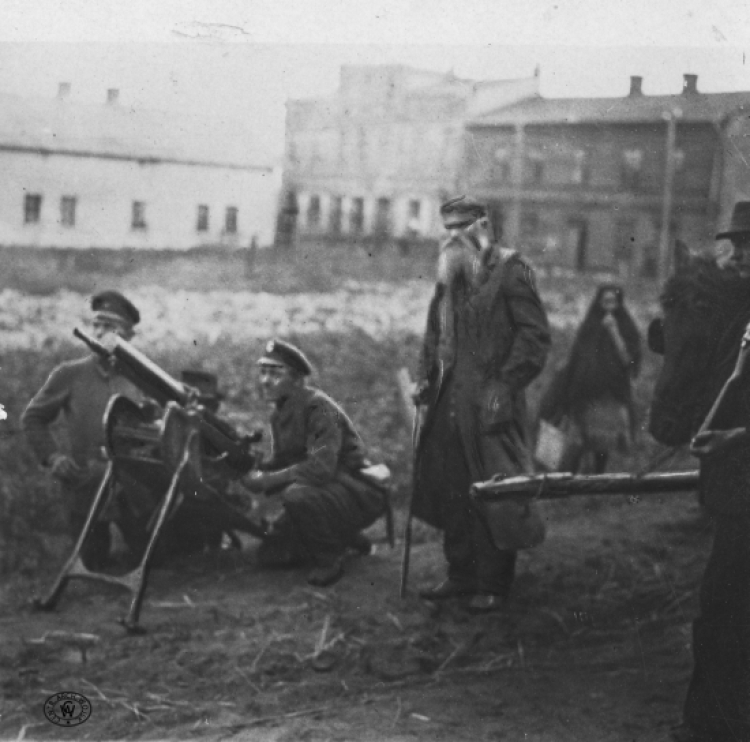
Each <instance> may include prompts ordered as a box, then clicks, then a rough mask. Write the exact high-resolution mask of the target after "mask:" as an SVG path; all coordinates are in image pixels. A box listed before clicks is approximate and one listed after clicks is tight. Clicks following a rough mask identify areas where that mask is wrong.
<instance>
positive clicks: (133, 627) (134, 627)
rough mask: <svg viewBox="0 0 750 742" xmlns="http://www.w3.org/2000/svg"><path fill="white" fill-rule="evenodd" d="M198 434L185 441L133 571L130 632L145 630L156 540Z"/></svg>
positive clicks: (126, 623)
mask: <svg viewBox="0 0 750 742" xmlns="http://www.w3.org/2000/svg"><path fill="white" fill-rule="evenodd" d="M196 435H197V433H196V432H195V431H191V432H190V434H189V435H188V437H187V440H186V441H185V445H184V447H183V450H182V459H181V460H180V463H179V466H178V467H177V468H176V469H175V472H174V474H173V475H172V480H171V482H170V483H169V489H168V490H167V493H166V495H165V496H164V499H163V500H162V503H161V507H160V508H159V515H158V517H157V519H156V524H155V525H154V528H153V530H152V531H151V536H150V537H149V540H148V544H146V549H145V551H144V552H143V557H142V558H141V563H140V564H139V565H138V567H137V568H136V569H135V570H134V571H133V572H132V573H131V575H132V577H131V580H132V588H131V589H132V591H133V599H132V601H131V603H130V609H129V610H128V615H127V616H126V617H125V618H124V619H122V621H121V623H122V625H123V626H124V627H125V628H126V630H127V632H128V633H129V634H141V633H144V631H145V630H144V629H143V627H142V626H140V625H139V623H138V618H139V616H140V613H141V605H142V603H143V595H144V593H145V591H146V581H147V579H148V570H149V562H150V561H151V557H152V556H153V551H154V548H155V547H156V541H157V539H158V538H159V534H160V533H161V530H162V528H163V527H164V523H165V522H166V520H167V515H168V514H169V511H170V509H171V507H172V503H173V502H174V500H175V498H176V497H177V494H178V487H179V484H180V479H181V478H182V473H183V472H184V470H185V467H186V466H187V465H188V462H189V461H190V449H191V446H192V445H193V439H194V438H195V436H196Z"/></svg>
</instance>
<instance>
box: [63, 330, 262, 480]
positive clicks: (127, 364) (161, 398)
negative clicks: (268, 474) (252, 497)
mask: <svg viewBox="0 0 750 742" xmlns="http://www.w3.org/2000/svg"><path fill="white" fill-rule="evenodd" d="M73 334H74V335H75V336H76V337H77V338H78V339H79V340H82V341H83V342H84V343H86V345H87V346H88V347H89V348H90V349H91V350H92V351H93V352H94V353H96V355H98V356H99V357H100V358H101V359H103V360H105V361H107V362H109V363H111V364H113V366H114V368H115V369H116V371H117V373H119V374H120V375H122V376H124V377H125V378H126V379H128V380H129V381H131V382H132V383H133V384H135V386H137V387H138V388H139V389H140V390H141V391H142V392H143V393H144V394H145V395H146V396H147V397H151V398H152V399H154V400H155V401H156V402H158V403H159V404H160V405H162V406H165V405H167V404H168V403H169V402H174V403H176V404H178V405H179V406H180V407H184V408H190V409H192V410H193V411H194V412H195V413H196V414H197V417H198V428H199V430H200V434H201V437H202V438H204V439H205V441H206V442H208V443H210V445H211V447H212V448H213V449H214V450H215V451H217V452H218V453H219V456H220V457H221V459H223V460H224V461H225V463H226V464H227V466H228V467H229V468H230V469H233V470H235V471H236V472H237V474H238V475H240V476H241V475H242V474H246V473H247V472H248V471H250V469H252V468H253V466H254V465H255V459H256V457H255V455H254V454H253V452H252V451H251V446H252V445H253V444H254V443H257V442H258V441H260V439H261V436H262V434H261V432H260V431H254V432H253V433H251V434H250V435H240V433H238V432H237V430H236V429H235V428H234V427H233V426H232V425H230V424H229V423H228V422H227V421H226V420H223V419H222V418H220V417H219V416H218V415H216V414H215V413H213V412H211V411H210V410H207V409H205V408H204V407H200V406H199V405H198V394H197V391H193V390H190V389H186V388H185V386H184V385H183V384H181V383H180V382H179V381H177V379H175V378H173V377H172V376H170V375H169V374H168V373H167V372H166V371H164V370H163V369H162V368H161V367H159V366H158V365H157V364H156V363H154V362H153V361H152V360H151V359H150V358H148V357H147V356H146V355H145V354H144V353H141V351H139V350H138V349H137V348H135V347H134V346H133V345H131V344H130V343H129V342H128V341H127V340H124V339H123V338H120V337H118V338H117V339H116V340H115V344H114V347H113V349H112V350H111V351H110V350H108V349H107V348H105V347H104V346H103V345H102V344H101V343H100V342H99V341H97V340H95V339H94V338H92V337H91V336H90V335H87V334H86V333H85V332H83V331H82V330H79V329H78V328H76V329H75V330H73Z"/></svg>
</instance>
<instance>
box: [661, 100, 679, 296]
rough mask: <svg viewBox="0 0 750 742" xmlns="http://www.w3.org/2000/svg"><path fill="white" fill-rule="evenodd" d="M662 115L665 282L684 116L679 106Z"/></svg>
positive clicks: (662, 269) (662, 209)
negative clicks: (678, 143)
mask: <svg viewBox="0 0 750 742" xmlns="http://www.w3.org/2000/svg"><path fill="white" fill-rule="evenodd" d="M662 116H663V117H664V118H665V119H666V122H667V143H666V149H667V151H666V163H665V167H664V192H663V195H662V205H661V233H660V235H659V265H658V270H657V279H658V280H659V282H660V283H663V282H664V280H665V279H666V277H667V274H668V273H669V268H670V258H671V252H670V249H669V247H670V240H669V238H670V222H671V221H672V202H673V200H674V173H675V166H676V153H675V142H676V141H677V119H678V118H680V117H681V116H682V111H681V110H680V109H679V108H674V109H672V110H671V111H669V112H665V113H663V114H662Z"/></svg>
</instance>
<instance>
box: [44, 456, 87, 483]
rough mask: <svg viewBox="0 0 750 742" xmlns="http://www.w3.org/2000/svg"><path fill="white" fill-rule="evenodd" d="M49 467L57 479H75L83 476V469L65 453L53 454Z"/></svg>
mask: <svg viewBox="0 0 750 742" xmlns="http://www.w3.org/2000/svg"><path fill="white" fill-rule="evenodd" d="M49 467H50V473H51V474H52V476H53V477H55V479H63V480H65V479H73V478H74V477H77V476H80V475H81V474H83V469H81V467H80V466H78V464H76V462H75V461H73V459H71V458H70V456H66V455H65V454H64V453H56V454H53V455H52V457H51V458H50V460H49Z"/></svg>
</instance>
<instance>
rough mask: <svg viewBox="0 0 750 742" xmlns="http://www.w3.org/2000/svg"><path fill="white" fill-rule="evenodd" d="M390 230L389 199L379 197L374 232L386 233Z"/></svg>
mask: <svg viewBox="0 0 750 742" xmlns="http://www.w3.org/2000/svg"><path fill="white" fill-rule="evenodd" d="M390 231H391V200H390V199H389V198H379V199H378V204H377V211H376V213H375V232H376V233H377V234H381V235H383V234H388V233H389V232H390Z"/></svg>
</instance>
